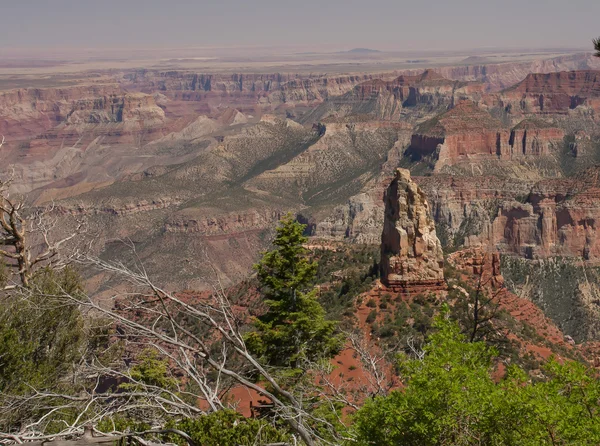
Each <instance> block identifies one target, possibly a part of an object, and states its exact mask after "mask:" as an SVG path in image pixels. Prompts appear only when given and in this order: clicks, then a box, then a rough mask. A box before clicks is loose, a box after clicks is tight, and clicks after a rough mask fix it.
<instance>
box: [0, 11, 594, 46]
mask: <svg viewBox="0 0 600 446" xmlns="http://www.w3.org/2000/svg"><path fill="white" fill-rule="evenodd" d="M0 16H1V18H2V24H1V25H0V46H1V47H9V48H10V47H31V46H57V47H67V46H75V47H155V46H161V47H173V46H204V45H210V46H232V45H235V46H238V45H240V46H247V45H307V46H314V45H318V44H321V43H323V44H324V43H327V44H330V45H337V46H339V47H340V48H342V47H344V48H352V47H357V46H365V47H372V48H379V49H390V50H391V49H398V50H403V49H407V50H410V49H419V50H421V49H452V48H455V49H463V48H482V47H556V46H559V47H583V48H586V47H590V46H591V45H590V41H591V39H592V38H593V37H597V36H598V35H600V0H428V1H424V0H411V1H402V0H292V1H288V0H278V1H274V0H218V1H216V0H215V1H213V0H0Z"/></svg>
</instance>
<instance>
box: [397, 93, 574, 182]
mask: <svg viewBox="0 0 600 446" xmlns="http://www.w3.org/2000/svg"><path fill="white" fill-rule="evenodd" d="M564 137H565V131H564V130H563V129H561V128H559V127H557V126H555V125H553V124H552V123H549V122H546V121H542V120H539V119H531V118H527V119H524V120H522V121H521V122H520V123H519V124H517V125H516V126H515V127H513V128H512V129H509V128H508V127H507V125H505V124H504V123H503V122H501V121H500V120H499V119H496V118H494V117H492V116H491V115H490V113H488V111H486V110H484V109H482V108H481V107H479V106H478V105H477V104H475V103H473V102H472V101H463V102H461V103H459V104H457V105H456V107H454V108H452V109H450V110H449V111H447V112H445V113H442V114H440V115H438V116H435V117H434V118H432V119H430V120H428V121H425V122H424V123H422V124H420V125H419V126H417V127H416V129H415V132H414V133H413V135H412V138H411V144H410V147H409V149H408V150H409V153H410V154H411V156H412V157H413V158H415V159H421V158H427V157H429V158H430V159H432V160H433V162H435V171H436V172H447V173H457V172H455V171H454V169H453V166H459V167H460V166H467V167H469V168H470V169H471V170H472V172H477V173H479V174H481V173H483V172H481V170H480V169H479V168H478V167H480V166H481V165H482V164H480V165H478V164H477V163H486V162H492V163H493V162H498V161H499V162H502V163H499V164H498V166H501V167H502V168H506V167H510V161H513V160H517V161H520V160H523V159H528V158H530V159H534V158H542V157H547V156H550V155H555V154H556V153H557V152H558V150H559V149H560V148H562V144H563V140H564Z"/></svg>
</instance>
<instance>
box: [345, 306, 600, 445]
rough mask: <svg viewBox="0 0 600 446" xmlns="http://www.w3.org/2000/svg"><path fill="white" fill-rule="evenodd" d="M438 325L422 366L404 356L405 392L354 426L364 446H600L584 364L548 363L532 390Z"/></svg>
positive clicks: (482, 349)
mask: <svg viewBox="0 0 600 446" xmlns="http://www.w3.org/2000/svg"><path fill="white" fill-rule="evenodd" d="M448 311H449V310H448V309H447V308H445V309H444V310H443V311H442V314H441V315H440V316H438V317H436V319H435V322H434V327H435V328H436V330H437V331H436V332H435V333H434V334H432V335H431V336H430V337H429V340H428V343H427V345H426V346H425V348H424V352H425V356H424V358H423V359H422V360H419V359H410V358H408V357H406V356H403V357H402V358H401V359H400V364H399V370H400V372H401V374H402V376H403V378H404V381H405V387H404V388H403V389H402V390H398V391H394V392H392V393H391V394H390V395H389V396H387V397H378V398H376V399H373V400H370V401H368V402H367V403H366V404H365V405H364V407H363V408H362V409H361V410H359V412H358V413H357V415H356V416H355V418H354V423H355V424H354V429H355V433H356V435H357V438H358V442H359V444H370V445H397V444H402V445H425V446H426V445H528V446H529V445H531V446H533V445H544V444H572V445H587V444H589V445H592V444H598V443H599V442H600V418H599V417H598V415H599V412H600V383H599V381H598V379H597V377H596V376H595V374H594V371H592V370H590V369H588V368H586V367H585V366H583V365H582V364H579V363H566V364H564V365H561V364H559V363H558V362H556V361H550V362H549V363H548V364H547V366H546V368H545V372H546V374H547V379H546V380H544V381H540V382H535V383H531V382H528V380H527V375H526V374H525V373H524V372H523V371H522V370H520V369H519V368H518V367H516V366H512V367H510V368H509V371H508V373H507V376H506V377H505V378H504V379H503V380H502V381H500V382H498V383H497V382H495V381H494V380H493V379H492V378H491V375H490V373H491V370H492V366H493V364H494V358H495V356H496V351H495V350H494V349H492V348H489V347H487V346H486V345H485V344H484V343H483V342H472V343H470V342H467V339H466V338H465V336H464V335H462V334H461V330H460V327H459V326H458V324H456V323H455V322H452V321H450V320H449V319H448V318H447V315H448Z"/></svg>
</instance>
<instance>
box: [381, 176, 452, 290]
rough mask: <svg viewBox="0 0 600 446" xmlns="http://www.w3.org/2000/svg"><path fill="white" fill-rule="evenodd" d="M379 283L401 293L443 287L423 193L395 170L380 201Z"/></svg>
mask: <svg viewBox="0 0 600 446" xmlns="http://www.w3.org/2000/svg"><path fill="white" fill-rule="evenodd" d="M384 202H385V218H384V223H383V233H382V235H381V273H382V282H383V283H384V284H385V285H386V286H388V287H390V288H392V289H398V290H399V291H405V292H409V291H411V292H418V291H419V290H432V289H439V288H443V287H444V283H445V282H444V254H443V252H442V245H441V243H440V241H439V240H438V238H437V235H436V232H435V223H434V221H433V219H432V218H431V216H430V213H429V204H428V203H427V199H426V198H425V194H424V193H423V191H422V190H421V189H420V188H419V186H417V184H416V183H415V182H413V181H412V179H411V177H410V172H409V171H408V170H405V169H398V170H397V171H396V176H395V178H394V179H393V180H392V182H391V184H390V185H389V187H388V188H387V190H386V192H385V197H384Z"/></svg>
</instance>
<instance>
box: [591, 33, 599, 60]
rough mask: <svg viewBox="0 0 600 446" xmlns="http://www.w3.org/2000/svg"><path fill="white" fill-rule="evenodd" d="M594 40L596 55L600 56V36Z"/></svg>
mask: <svg viewBox="0 0 600 446" xmlns="http://www.w3.org/2000/svg"><path fill="white" fill-rule="evenodd" d="M592 42H594V49H595V50H596V54H594V56H596V57H600V37H598V38H597V39H594V40H592Z"/></svg>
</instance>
